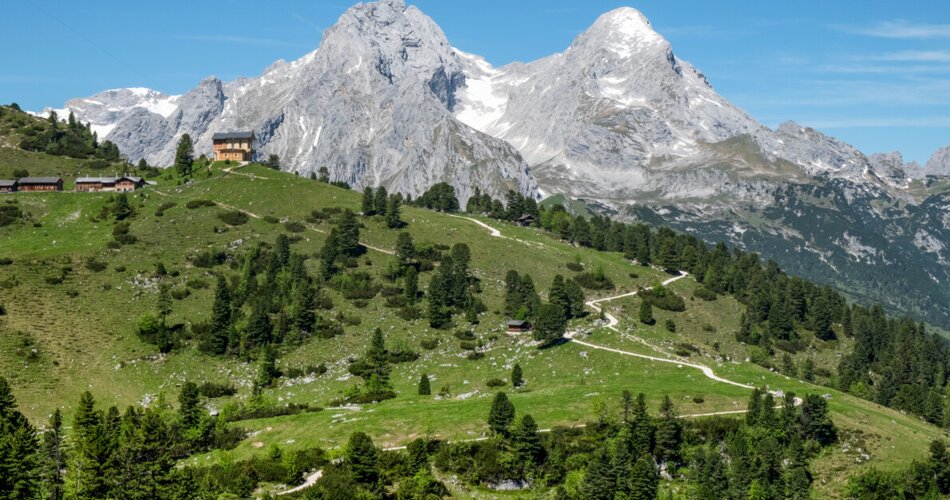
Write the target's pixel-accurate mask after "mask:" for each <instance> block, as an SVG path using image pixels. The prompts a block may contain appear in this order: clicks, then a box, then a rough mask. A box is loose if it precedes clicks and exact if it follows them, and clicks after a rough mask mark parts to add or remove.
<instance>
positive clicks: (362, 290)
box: [330, 271, 379, 300]
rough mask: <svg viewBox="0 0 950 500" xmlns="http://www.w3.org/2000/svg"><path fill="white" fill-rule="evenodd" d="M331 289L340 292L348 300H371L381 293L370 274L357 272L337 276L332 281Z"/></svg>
mask: <svg viewBox="0 0 950 500" xmlns="http://www.w3.org/2000/svg"><path fill="white" fill-rule="evenodd" d="M330 287H332V288H334V289H336V290H339V291H340V293H341V294H343V297H344V298H346V299H351V300H352V299H371V298H373V297H375V296H376V294H377V293H379V285H377V284H376V283H375V282H374V281H373V277H372V276H370V275H369V273H366V272H362V271H357V272H352V273H346V274H337V275H336V276H334V277H333V278H331V279H330Z"/></svg>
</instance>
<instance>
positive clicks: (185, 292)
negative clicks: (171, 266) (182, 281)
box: [171, 288, 191, 300]
mask: <svg viewBox="0 0 950 500" xmlns="http://www.w3.org/2000/svg"><path fill="white" fill-rule="evenodd" d="M189 295H191V290H189V289H187V288H175V289H174V290H172V291H171V296H172V298H173V299H175V300H183V299H185V298H187V297H188V296H189Z"/></svg>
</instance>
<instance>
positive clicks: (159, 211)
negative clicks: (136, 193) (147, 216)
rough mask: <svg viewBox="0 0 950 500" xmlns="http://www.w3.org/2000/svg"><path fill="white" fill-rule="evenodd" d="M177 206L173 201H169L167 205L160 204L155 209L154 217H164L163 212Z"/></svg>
mask: <svg viewBox="0 0 950 500" xmlns="http://www.w3.org/2000/svg"><path fill="white" fill-rule="evenodd" d="M177 206H178V204H177V203H175V202H174V201H169V202H167V203H162V204H161V205H159V206H158V208H157V209H155V216H156V217H161V216H163V215H165V210H169V209H172V208H175V207H177Z"/></svg>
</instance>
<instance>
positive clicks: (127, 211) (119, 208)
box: [112, 193, 133, 221]
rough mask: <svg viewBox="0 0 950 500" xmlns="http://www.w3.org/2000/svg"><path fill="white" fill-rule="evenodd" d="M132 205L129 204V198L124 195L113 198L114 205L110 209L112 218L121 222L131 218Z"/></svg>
mask: <svg viewBox="0 0 950 500" xmlns="http://www.w3.org/2000/svg"><path fill="white" fill-rule="evenodd" d="M132 212H133V210H132V205H130V204H129V197H128V195H126V194H125V193H120V194H119V195H118V196H116V197H115V205H114V206H113V207H112V216H113V217H114V218H115V220H117V221H123V220H125V219H128V218H129V217H131V216H132Z"/></svg>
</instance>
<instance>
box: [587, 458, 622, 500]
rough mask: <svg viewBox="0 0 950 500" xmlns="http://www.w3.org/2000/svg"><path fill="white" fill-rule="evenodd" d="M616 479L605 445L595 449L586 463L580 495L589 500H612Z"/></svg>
mask: <svg viewBox="0 0 950 500" xmlns="http://www.w3.org/2000/svg"><path fill="white" fill-rule="evenodd" d="M616 489H617V477H616V474H615V469H614V467H613V463H612V460H611V456H610V450H609V449H608V448H607V446H606V445H604V446H601V447H600V448H597V450H596V451H594V454H593V455H592V456H591V457H590V461H588V462H587V471H586V472H585V473H584V483H583V485H582V487H581V495H582V496H583V498H585V499H590V500H613V498H614V492H615V490H616Z"/></svg>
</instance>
